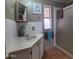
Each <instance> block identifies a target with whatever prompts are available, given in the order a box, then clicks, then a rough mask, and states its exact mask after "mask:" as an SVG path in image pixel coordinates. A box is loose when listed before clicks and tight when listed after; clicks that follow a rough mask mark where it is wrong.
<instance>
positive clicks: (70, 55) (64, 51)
mask: <svg viewBox="0 0 79 59" xmlns="http://www.w3.org/2000/svg"><path fill="white" fill-rule="evenodd" d="M56 48H58V49H59V50H61V51H62V52H63V53H64V54H65V55H67V56H69V57H71V58H73V54H71V53H69V52H68V51H66V50H65V49H63V48H62V47H60V46H58V45H56Z"/></svg>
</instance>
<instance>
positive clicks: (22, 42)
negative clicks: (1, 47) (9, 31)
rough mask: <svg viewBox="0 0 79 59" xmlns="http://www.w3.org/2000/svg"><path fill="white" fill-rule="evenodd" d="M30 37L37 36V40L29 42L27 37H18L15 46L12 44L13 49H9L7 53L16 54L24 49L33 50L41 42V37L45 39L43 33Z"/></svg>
mask: <svg viewBox="0 0 79 59" xmlns="http://www.w3.org/2000/svg"><path fill="white" fill-rule="evenodd" d="M30 35H33V36H36V38H33V39H30V40H27V38H26V37H17V39H16V40H15V42H14V44H12V48H10V49H8V51H6V52H7V53H10V52H14V51H18V50H22V49H28V48H31V47H32V46H33V45H34V44H35V43H36V42H37V41H38V40H40V38H41V37H43V34H42V33H35V34H30ZM10 45H11V44H10Z"/></svg>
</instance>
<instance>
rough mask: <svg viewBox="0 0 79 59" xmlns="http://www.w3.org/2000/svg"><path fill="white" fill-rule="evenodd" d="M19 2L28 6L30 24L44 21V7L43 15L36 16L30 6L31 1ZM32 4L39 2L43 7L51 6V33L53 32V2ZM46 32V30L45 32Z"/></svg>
mask: <svg viewBox="0 0 79 59" xmlns="http://www.w3.org/2000/svg"><path fill="white" fill-rule="evenodd" d="M18 1H19V2H21V3H22V4H24V5H26V6H27V12H28V13H27V15H28V16H27V17H28V22H42V23H43V21H44V19H43V6H42V14H41V15H36V14H33V12H32V4H28V3H29V0H18ZM32 2H37V3H41V4H42V5H45V4H46V5H51V6H52V24H51V25H52V29H51V31H53V4H52V0H32ZM44 31H46V30H44Z"/></svg>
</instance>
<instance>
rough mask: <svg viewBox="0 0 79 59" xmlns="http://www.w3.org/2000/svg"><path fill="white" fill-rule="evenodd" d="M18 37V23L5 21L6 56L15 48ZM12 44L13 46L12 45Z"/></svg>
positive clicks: (9, 20)
mask: <svg viewBox="0 0 79 59" xmlns="http://www.w3.org/2000/svg"><path fill="white" fill-rule="evenodd" d="M16 37H17V27H16V22H15V21H14V20H11V19H6V20H5V41H6V42H5V43H6V56H7V53H8V52H9V51H10V49H11V48H12V47H13V45H12V44H14V43H13V42H14V41H15V40H16ZM10 44H11V45H10Z"/></svg>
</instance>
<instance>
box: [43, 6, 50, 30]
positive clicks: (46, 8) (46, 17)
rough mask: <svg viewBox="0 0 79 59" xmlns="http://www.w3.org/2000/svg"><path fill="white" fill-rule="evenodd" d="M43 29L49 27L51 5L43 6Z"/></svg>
mask: <svg viewBox="0 0 79 59" xmlns="http://www.w3.org/2000/svg"><path fill="white" fill-rule="evenodd" d="M44 29H51V6H47V5H45V6H44Z"/></svg>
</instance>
